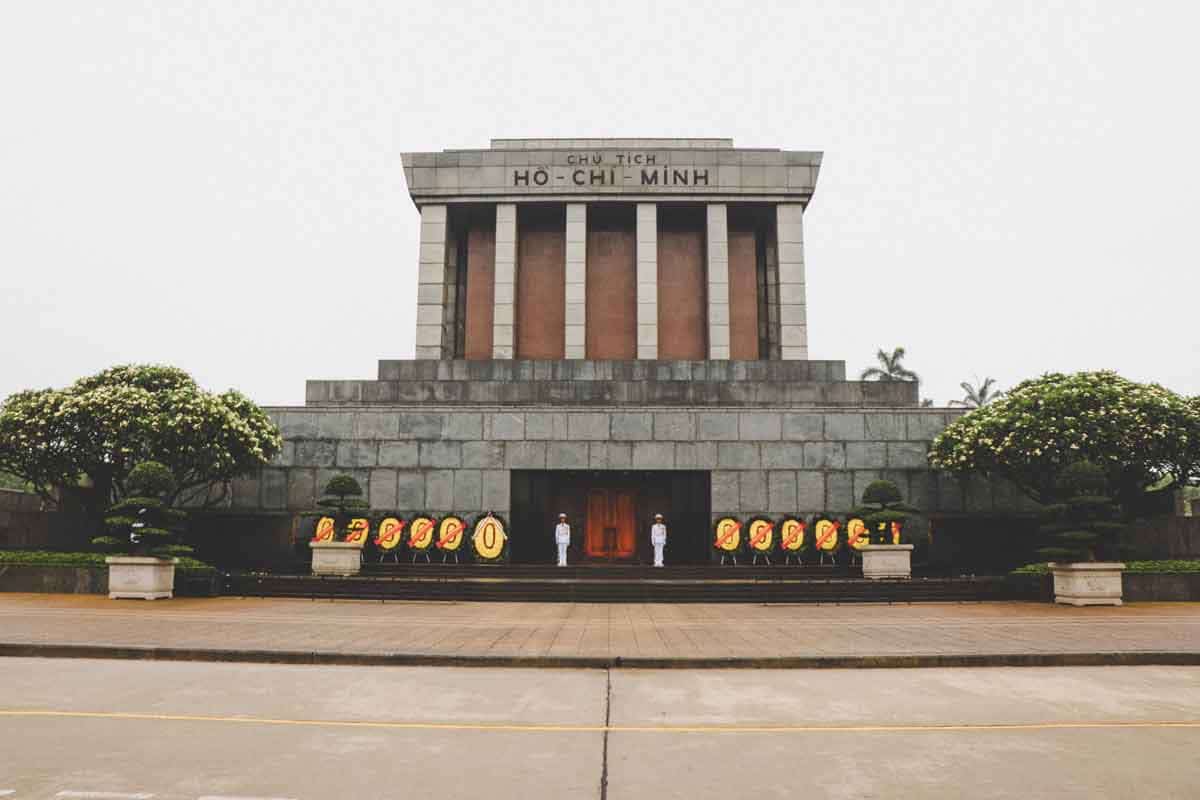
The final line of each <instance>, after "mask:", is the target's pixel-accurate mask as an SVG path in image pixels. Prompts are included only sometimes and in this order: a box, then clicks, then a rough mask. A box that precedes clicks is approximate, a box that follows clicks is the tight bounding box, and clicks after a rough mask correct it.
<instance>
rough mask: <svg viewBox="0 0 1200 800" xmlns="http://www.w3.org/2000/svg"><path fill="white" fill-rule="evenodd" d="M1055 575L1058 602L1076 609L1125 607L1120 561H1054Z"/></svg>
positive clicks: (1055, 593) (1052, 569)
mask: <svg viewBox="0 0 1200 800" xmlns="http://www.w3.org/2000/svg"><path fill="white" fill-rule="evenodd" d="M1048 566H1049V567H1050V571H1051V572H1052V573H1053V574H1054V602H1056V603H1065V604H1067V605H1072V606H1119V605H1121V571H1122V570H1124V569H1125V565H1124V564H1122V563H1120V562H1118V561H1095V562H1084V561H1081V562H1078V563H1074V564H1056V563H1053V562H1051V563H1050V564H1049V565H1048Z"/></svg>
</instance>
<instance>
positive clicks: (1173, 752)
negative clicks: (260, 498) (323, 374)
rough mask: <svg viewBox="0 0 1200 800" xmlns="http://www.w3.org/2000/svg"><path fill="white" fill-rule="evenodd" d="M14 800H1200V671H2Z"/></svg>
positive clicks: (1, 775) (22, 667)
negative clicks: (1199, 792) (1198, 797)
mask: <svg viewBox="0 0 1200 800" xmlns="http://www.w3.org/2000/svg"><path fill="white" fill-rule="evenodd" d="M0 729H3V730H4V732H5V744H4V746H3V747H2V748H0V794H3V796H4V797H6V798H11V799H12V800H27V799H28V800H43V799H44V798H69V797H75V798H110V799H112V798H116V799H117V800H120V799H122V798H141V799H142V800H197V798H209V800H215V799H216V798H224V799H226V800H229V799H231V798H242V799H243V800H252V799H253V800H265V799H266V798H276V799H277V800H282V799H284V798H289V799H291V800H340V799H341V798H371V797H389V798H390V797H444V798H460V797H461V798H479V797H493V798H511V797H529V798H555V800H575V799H576V798H601V800H618V799H620V798H631V799H632V798H688V800H703V799H706V798H719V799H720V800H728V799H729V798H740V797H760V798H785V797H788V798H790V797H800V796H803V797H812V798H962V797H970V798H1009V797H1054V798H1064V797H1065V798H1089V800H1090V799H1091V798H1129V797H1138V798H1174V797H1179V798H1186V797H1194V796H1195V786H1197V785H1200V759H1197V758H1196V757H1195V756H1196V742H1197V738H1198V736H1200V668H1197V667H1168V666H1149V667H1076V668H1057V667H1050V668H1045V669H1014V668H1004V667H998V668H981V669H920V670H914V669H908V670H888V669H879V670H837V669H833V670H665V671H664V670H620V669H613V670H600V669H588V670H585V669H556V670H543V669H495V668H486V667H483V668H474V669H458V668H437V667H346V666H332V667H329V666H296V665H279V664H207V663H163V662H144V661H139V662H122V661H112V660H88V659H45V658H41V659H23V658H7V659H0Z"/></svg>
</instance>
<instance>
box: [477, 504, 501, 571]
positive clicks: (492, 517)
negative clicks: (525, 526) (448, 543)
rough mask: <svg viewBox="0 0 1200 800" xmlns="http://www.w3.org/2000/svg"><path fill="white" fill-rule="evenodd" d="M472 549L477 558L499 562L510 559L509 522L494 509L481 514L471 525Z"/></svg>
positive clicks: (483, 560) (482, 561)
mask: <svg viewBox="0 0 1200 800" xmlns="http://www.w3.org/2000/svg"><path fill="white" fill-rule="evenodd" d="M471 549H472V550H473V551H474V553H475V560H476V561H478V562H481V563H484V564H499V563H503V562H504V561H507V560H508V523H506V522H505V521H504V518H503V517H501V516H500V515H499V514H497V513H495V512H494V511H488V512H487V513H484V514H480V515H479V516H478V517H476V518H475V524H474V525H472V526H471Z"/></svg>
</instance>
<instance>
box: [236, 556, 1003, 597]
mask: <svg viewBox="0 0 1200 800" xmlns="http://www.w3.org/2000/svg"><path fill="white" fill-rule="evenodd" d="M223 589H224V594H226V595H240V596H263V597H310V598H346V599H353V598H358V599H365V600H368V599H369V600H443V601H446V600H464V601H466V600H474V601H478V600H491V601H542V602H564V603H572V602H578V603H608V602H612V603H617V602H619V603H638V602H659V603H690V602H705V603H818V602H820V603H838V602H842V603H861V602H876V603H909V602H920V601H943V602H953V601H978V600H1005V599H1022V595H1023V594H1024V592H1023V591H1022V589H1021V587H1019V586H1016V585H1014V583H1013V582H1012V581H1010V580H1006V579H1005V578H1003V577H997V576H965V577H948V576H920V575H917V576H915V577H913V578H912V579H911V580H866V579H864V578H863V577H862V571H861V569H858V568H853V567H850V568H847V567H818V566H780V565H775V566H765V565H757V566H750V565H738V566H715V565H703V566H673V567H666V568H663V569H655V568H653V567H649V566H641V565H605V566H572V567H555V566H550V565H498V566H490V565H479V564H424V563H418V564H368V565H365V566H364V568H363V573H362V574H361V575H356V576H351V577H336V576H317V575H309V574H279V573H269V574H264V573H232V574H230V575H228V576H226V578H225V585H224V587H223Z"/></svg>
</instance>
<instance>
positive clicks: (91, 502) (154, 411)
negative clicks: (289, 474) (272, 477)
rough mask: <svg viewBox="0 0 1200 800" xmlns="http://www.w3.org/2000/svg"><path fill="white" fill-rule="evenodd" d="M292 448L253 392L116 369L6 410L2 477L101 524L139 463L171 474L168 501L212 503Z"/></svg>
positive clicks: (147, 369)
mask: <svg viewBox="0 0 1200 800" xmlns="http://www.w3.org/2000/svg"><path fill="white" fill-rule="evenodd" d="M282 445H283V440H282V437H281V436H280V434H279V429H278V428H276V426H275V425H274V423H272V422H271V420H270V419H269V418H268V417H267V415H266V414H265V413H264V412H263V411H262V409H260V408H259V407H258V406H256V405H255V404H254V403H252V402H250V400H248V399H247V398H246V397H245V396H243V395H241V394H239V393H237V392H235V391H232V390H231V391H227V392H224V393H222V394H212V393H209V392H206V391H204V390H202V389H201V388H200V387H199V386H197V385H196V382H195V381H194V380H192V378H191V376H189V375H188V374H187V373H186V372H184V371H183V370H180V369H176V368H174V367H164V366H152V365H127V366H120V367H113V368H112V369H107V370H105V371H103V372H101V373H99V374H97V375H93V376H91V377H88V378H81V379H80V380H78V381H76V382H75V383H74V384H72V385H71V386H69V387H67V388H66V389H40V390H31V391H24V392H18V393H16V394H14V395H11V396H10V397H8V398H7V399H6V400H5V401H4V404H3V406H0V471H3V472H8V473H11V474H12V475H16V476H18V477H19V478H21V479H23V480H26V481H28V482H29V483H30V484H32V486H33V488H34V490H35V491H37V492H38V493H39V494H41V496H42V498H43V499H44V500H46V501H47V503H49V504H51V505H55V504H57V503H59V501H60V500H64V499H65V500H68V501H72V502H73V503H74V504H76V505H78V506H79V507H81V508H82V509H83V510H84V511H85V512H87V513H88V514H90V515H91V516H92V518H93V519H95V520H97V521H99V520H100V519H101V518H102V517H103V514H104V512H105V509H107V508H108V507H109V506H110V505H112V504H113V503H116V502H118V501H120V500H121V499H122V498H124V497H126V496H128V495H129V486H128V485H127V481H128V479H129V475H130V471H131V470H132V469H133V467H134V465H135V464H138V463H140V462H143V461H157V462H159V463H161V464H163V465H165V466H166V467H167V468H168V469H169V470H170V471H171V474H172V475H173V476H174V478H175V484H174V488H173V489H172V491H171V493H170V495H169V496H167V497H164V498H163V499H164V501H166V502H167V503H168V505H173V506H179V505H188V506H204V505H212V504H216V503H219V502H221V501H222V500H223V499H224V498H225V497H226V496H227V493H228V488H229V481H230V480H231V479H233V478H235V477H238V476H242V475H248V474H250V473H252V472H254V471H255V470H257V469H258V468H259V467H260V466H262V465H263V464H265V463H267V461H269V460H270V459H271V458H272V457H273V456H274V455H275V454H276V453H278V452H279V449H280V448H281V447H282Z"/></svg>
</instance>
